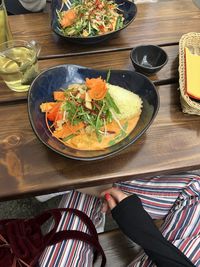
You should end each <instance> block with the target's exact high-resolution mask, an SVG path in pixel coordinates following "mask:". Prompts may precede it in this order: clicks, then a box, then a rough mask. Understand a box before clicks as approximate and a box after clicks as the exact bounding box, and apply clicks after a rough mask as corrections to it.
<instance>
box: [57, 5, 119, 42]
mask: <svg viewBox="0 0 200 267" xmlns="http://www.w3.org/2000/svg"><path fill="white" fill-rule="evenodd" d="M57 15H58V21H59V31H60V32H61V33H62V34H63V35H64V36H74V37H91V36H97V35H102V34H106V33H108V32H112V31H115V30H118V29H120V28H122V27H123V25H124V17H123V14H122V13H120V9H119V6H118V5H117V4H116V3H115V2H114V1H112V0H110V1H108V0H75V1H74V2H73V4H72V5H71V8H70V9H68V10H67V11H58V10H57Z"/></svg>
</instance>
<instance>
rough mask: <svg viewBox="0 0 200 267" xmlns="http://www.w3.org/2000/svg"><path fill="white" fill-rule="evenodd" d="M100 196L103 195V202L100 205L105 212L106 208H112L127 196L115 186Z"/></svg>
mask: <svg viewBox="0 0 200 267" xmlns="http://www.w3.org/2000/svg"><path fill="white" fill-rule="evenodd" d="M101 197H104V199H105V200H104V202H103V205H102V212H107V210H108V209H110V210H112V209H113V208H115V207H116V205H117V204H118V203H119V202H121V201H122V200H123V199H125V198H126V197H128V195H126V194H125V193H123V192H122V191H121V190H119V189H117V188H114V187H112V188H110V189H108V190H105V191H103V192H102V193H101Z"/></svg>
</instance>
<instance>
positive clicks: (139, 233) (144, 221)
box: [112, 195, 194, 267]
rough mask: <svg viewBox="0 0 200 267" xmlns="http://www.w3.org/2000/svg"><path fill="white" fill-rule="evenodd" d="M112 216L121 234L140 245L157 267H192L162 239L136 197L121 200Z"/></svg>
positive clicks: (188, 261)
mask: <svg viewBox="0 0 200 267" xmlns="http://www.w3.org/2000/svg"><path fill="white" fill-rule="evenodd" d="M112 216H113V218H114V219H115V221H116V222H117V224H118V225H119V227H120V229H121V230H122V231H123V233H124V234H125V235H127V236H128V237H129V238H130V239H131V240H132V241H134V242H135V243H137V244H138V245H140V246H141V247H142V248H143V249H144V251H145V253H146V254H147V255H148V256H149V258H150V259H151V260H152V261H153V262H154V263H155V264H156V265H157V266H158V267H194V265H193V264H192V263H191V262H190V260H189V259H188V258H187V257H186V256H185V255H184V254H183V253H182V252H181V251H180V250H179V249H178V248H176V247H175V246H174V245H173V244H171V243H170V242H169V241H167V240H166V239H165V238H164V237H163V235H162V234H161V232H160V231H159V230H158V229H157V227H156V226H155V225H154V222H153V220H152V219H151V217H150V216H149V214H148V213H147V212H146V211H145V210H144V209H143V207H142V203H141V200H140V199H139V197H137V196H136V195H131V196H129V197H127V198H125V199H124V200H122V201H121V202H120V203H119V204H118V205H117V206H116V207H115V208H114V209H113V210H112Z"/></svg>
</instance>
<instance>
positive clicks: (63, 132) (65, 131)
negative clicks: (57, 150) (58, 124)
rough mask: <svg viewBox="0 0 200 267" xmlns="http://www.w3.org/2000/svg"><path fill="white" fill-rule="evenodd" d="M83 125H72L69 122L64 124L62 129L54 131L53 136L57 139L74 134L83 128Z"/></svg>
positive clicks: (81, 123)
mask: <svg viewBox="0 0 200 267" xmlns="http://www.w3.org/2000/svg"><path fill="white" fill-rule="evenodd" d="M84 126H85V125H84V123H83V122H80V123H79V124H76V125H72V124H70V123H69V122H67V123H65V124H64V125H63V127H62V129H59V130H55V131H54V133H53V135H54V136H55V137H57V138H65V137H67V136H69V135H71V134H75V133H76V132H77V131H79V130H81V129H83V128H84Z"/></svg>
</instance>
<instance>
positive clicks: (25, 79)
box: [0, 40, 40, 92]
mask: <svg viewBox="0 0 200 267" xmlns="http://www.w3.org/2000/svg"><path fill="white" fill-rule="evenodd" d="M39 52H40V45H39V44H38V43H36V42H35V41H31V42H26V41H21V40H12V41H9V42H5V43H2V44H0V76H1V78H2V79H3V80H4V82H5V83H6V84H7V86H8V87H9V88H10V89H11V90H14V91H16V92H24V91H27V90H28V89H29V87H30V84H31V82H32V81H33V80H34V78H35V77H36V76H37V75H38V74H39V69H38V60H37V56H38V54H39Z"/></svg>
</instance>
